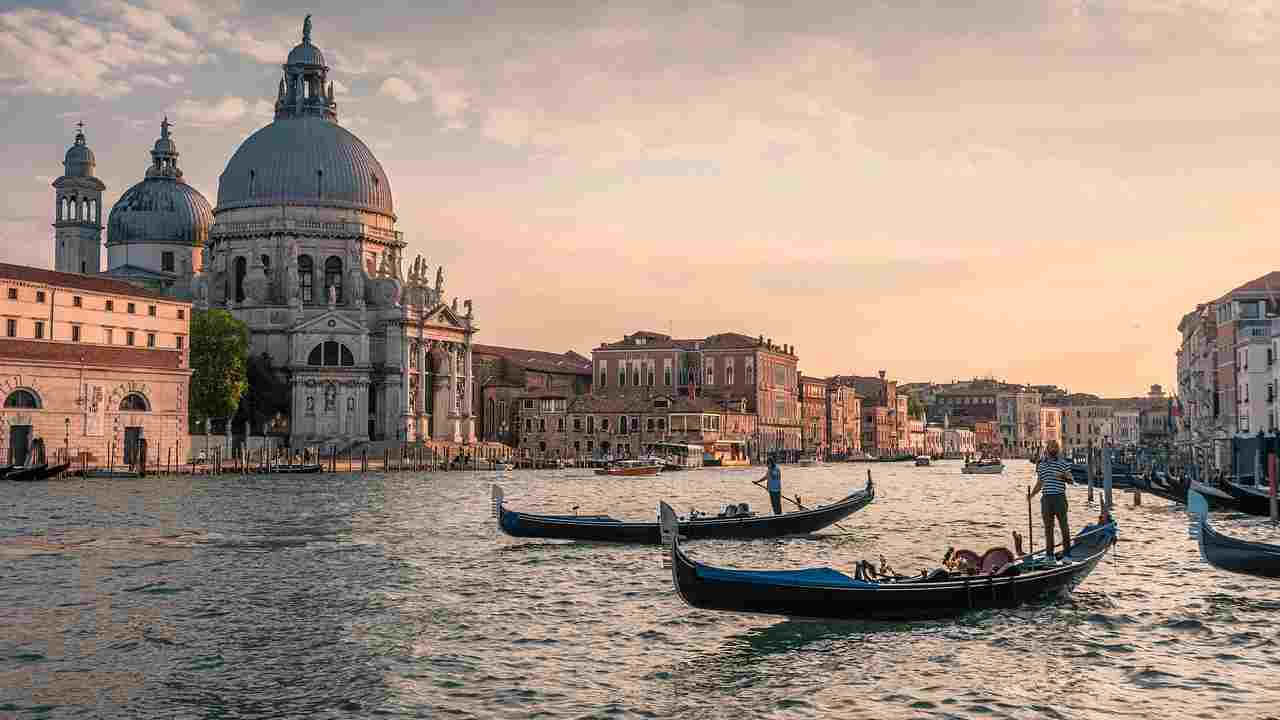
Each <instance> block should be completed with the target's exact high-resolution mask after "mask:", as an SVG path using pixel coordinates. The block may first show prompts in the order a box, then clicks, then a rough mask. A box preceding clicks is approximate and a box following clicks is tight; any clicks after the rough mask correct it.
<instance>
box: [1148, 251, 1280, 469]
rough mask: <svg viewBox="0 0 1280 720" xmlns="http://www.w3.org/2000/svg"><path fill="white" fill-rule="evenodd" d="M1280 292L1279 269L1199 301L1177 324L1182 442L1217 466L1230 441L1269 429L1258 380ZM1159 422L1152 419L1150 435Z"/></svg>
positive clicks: (1265, 370)
mask: <svg viewBox="0 0 1280 720" xmlns="http://www.w3.org/2000/svg"><path fill="white" fill-rule="evenodd" d="M1278 289H1280V271H1273V272H1270V273H1267V274H1266V275H1263V276H1261V277H1258V278H1255V279H1254V280H1251V281H1249V282H1247V283H1245V284H1243V285H1240V286H1238V287H1236V288H1235V289H1233V290H1231V291H1230V292H1228V293H1226V294H1225V295H1223V296H1221V297H1219V298H1217V299H1215V300H1211V301H1209V302H1206V303H1203V304H1199V305H1197V306H1196V308H1195V309H1194V310H1192V311H1191V312H1189V313H1187V314H1186V315H1184V316H1183V317H1182V318H1181V320H1180V321H1179V323H1178V331H1179V332H1180V333H1181V335H1182V344H1181V346H1180V347H1179V349H1178V353H1177V370H1178V394H1179V396H1180V398H1181V399H1182V400H1183V413H1184V414H1183V420H1182V426H1183V429H1182V433H1181V437H1180V439H1181V440H1183V441H1184V442H1190V443H1194V444H1195V446H1196V447H1197V448H1198V449H1199V450H1201V451H1203V452H1208V453H1209V455H1210V456H1211V457H1213V458H1214V461H1215V462H1216V463H1217V465H1218V466H1219V467H1223V466H1226V465H1229V464H1230V462H1231V461H1230V457H1231V447H1232V445H1231V442H1229V440H1230V439H1231V438H1246V437H1252V436H1255V435H1256V433H1257V431H1258V430H1259V429H1265V428H1267V427H1269V423H1270V420H1269V418H1268V414H1269V413H1271V414H1274V412H1275V409H1274V408H1273V407H1270V405H1272V403H1269V402H1267V401H1266V400H1265V398H1266V397H1267V390H1266V387H1267V384H1268V382H1271V383H1272V388H1273V391H1274V382H1273V381H1270V380H1264V381H1263V382H1262V383H1261V384H1260V385H1259V383H1258V381H1259V379H1260V377H1264V376H1266V375H1270V374H1271V371H1270V367H1271V366H1269V365H1267V360H1266V358H1267V352H1268V348H1269V349H1270V357H1271V362H1272V363H1273V364H1274V358H1275V354H1276V345H1275V341H1274V340H1273V336H1274V335H1275V334H1276V333H1277V330H1276V328H1275V319H1276V317H1277V310H1278V308H1277V301H1276V292H1277V290H1278ZM1258 397H1262V398H1264V400H1262V401H1261V402H1259V401H1258V400H1257V398H1258ZM1157 424H1158V419H1157V418H1156V417H1154V416H1153V418H1152V420H1151V431H1152V432H1153V433H1154V432H1156V431H1157V430H1158V428H1157V427H1156V425H1157ZM1165 432H1166V433H1167V432H1168V428H1167V423H1166V428H1165Z"/></svg>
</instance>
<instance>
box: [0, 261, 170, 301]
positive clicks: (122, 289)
mask: <svg viewBox="0 0 1280 720" xmlns="http://www.w3.org/2000/svg"><path fill="white" fill-rule="evenodd" d="M0 279H3V280H20V281H22V282H30V283H42V284H45V285H54V286H58V287H65V288H70V289H72V290H84V291H86V292H99V293H108V294H112V295H129V296H133V297H143V298H155V299H160V300H168V301H170V302H184V303H185V302H187V301H185V300H179V299H177V298H174V297H171V296H169V295H165V294H163V293H158V292H155V291H154V290H147V289H145V288H141V287H138V286H137V285H134V284H133V283H128V282H124V281H122V280H112V279H111V278H106V277H103V276H101V275H81V274H79V273H64V272H57V271H55V270H45V269H44V268H37V267H29V266H27V265H13V264H11V263H0ZM187 304H190V303H187Z"/></svg>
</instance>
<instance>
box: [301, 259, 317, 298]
mask: <svg viewBox="0 0 1280 720" xmlns="http://www.w3.org/2000/svg"><path fill="white" fill-rule="evenodd" d="M314 283H315V267H314V266H313V265H312V263H311V256H310V255H299V256H298V287H299V288H301V290H302V302H304V303H311V302H315V301H316V295H315V286H314Z"/></svg>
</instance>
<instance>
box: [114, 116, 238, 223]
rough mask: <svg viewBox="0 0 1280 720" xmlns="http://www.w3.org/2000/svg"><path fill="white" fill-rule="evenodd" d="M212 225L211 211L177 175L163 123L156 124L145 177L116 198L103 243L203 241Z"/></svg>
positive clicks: (175, 153) (174, 148) (166, 125)
mask: <svg viewBox="0 0 1280 720" xmlns="http://www.w3.org/2000/svg"><path fill="white" fill-rule="evenodd" d="M212 224H213V210H212V209H211V208H210V207H209V201H208V200H206V199H205V198H204V195H201V194H200V191H199V190H196V189H195V188H193V187H191V186H190V185H188V184H187V182H186V181H185V180H183V179H182V170H180V169H179V168H178V149H177V146H176V145H175V144H174V142H173V139H172V138H171V137H170V135H169V122H168V120H165V121H164V122H163V123H161V125H160V139H159V140H157V141H156V143H155V146H154V149H153V150H152V151H151V167H149V168H147V174H146V178H145V179H143V181H142V182H140V183H138V184H136V185H134V186H133V187H131V188H129V189H128V190H126V191H125V192H124V194H123V195H121V196H120V199H119V200H117V201H116V204H115V205H114V206H112V208H111V215H110V217H109V218H108V220H107V245H108V246H111V245H120V244H125V243H162V244H165V243H167V244H173V245H187V246H193V245H194V246H200V245H204V242H205V239H207V238H208V236H209V226H211V225H212Z"/></svg>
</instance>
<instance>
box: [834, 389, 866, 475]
mask: <svg viewBox="0 0 1280 720" xmlns="http://www.w3.org/2000/svg"><path fill="white" fill-rule="evenodd" d="M826 385H827V442H828V447H829V453H828V454H829V455H831V456H834V457H837V458H845V457H849V456H851V455H855V454H858V453H861V451H862V399H861V398H859V397H858V392H857V391H856V390H855V389H853V388H852V387H850V386H848V385H842V384H840V383H837V382H832V381H831V380H827V383H826Z"/></svg>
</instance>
